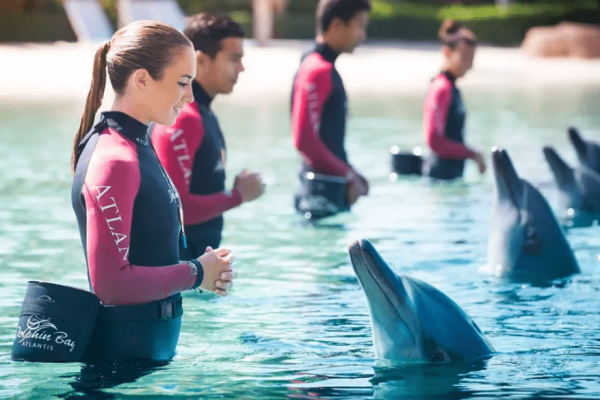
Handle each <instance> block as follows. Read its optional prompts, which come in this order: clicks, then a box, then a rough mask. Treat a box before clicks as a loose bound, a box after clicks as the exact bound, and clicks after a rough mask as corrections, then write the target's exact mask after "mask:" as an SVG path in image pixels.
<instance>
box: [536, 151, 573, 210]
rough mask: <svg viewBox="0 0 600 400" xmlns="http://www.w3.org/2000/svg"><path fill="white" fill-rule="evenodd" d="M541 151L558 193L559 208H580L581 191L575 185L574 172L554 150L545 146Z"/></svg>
mask: <svg viewBox="0 0 600 400" xmlns="http://www.w3.org/2000/svg"><path fill="white" fill-rule="evenodd" d="M543 151H544V157H546V161H547V162H548V165H549V166H550V170H551V171H552V174H553V175H554V179H555V180H556V184H557V185H558V189H559V191H560V200H561V201H560V203H561V207H563V208H573V209H575V208H580V207H581V190H580V186H579V185H578V184H577V179H576V176H575V170H574V169H573V168H571V167H570V166H569V165H568V164H567V163H566V162H565V161H564V160H563V159H562V158H561V157H560V155H558V153H557V152H556V150H554V148H552V147H550V146H546V147H544V149H543Z"/></svg>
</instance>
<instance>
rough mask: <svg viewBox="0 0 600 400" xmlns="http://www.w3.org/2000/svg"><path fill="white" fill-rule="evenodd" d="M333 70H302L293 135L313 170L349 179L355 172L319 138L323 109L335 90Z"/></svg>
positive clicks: (296, 83) (293, 121)
mask: <svg viewBox="0 0 600 400" xmlns="http://www.w3.org/2000/svg"><path fill="white" fill-rule="evenodd" d="M305 62H309V60H308V59H307V60H305ZM303 66H304V65H303ZM331 68H332V67H331V65H330V64H326V65H324V66H319V67H318V68H315V69H313V70H311V71H310V72H305V71H302V67H301V71H300V72H299V74H298V76H297V78H296V82H295V83H294V98H293V101H292V104H293V105H292V136H293V140H294V146H295V147H296V149H298V151H299V152H300V154H301V156H302V158H304V161H305V162H306V163H307V164H308V165H309V166H310V167H311V169H312V170H313V171H316V172H320V173H323V174H328V175H337V176H346V175H347V174H348V173H349V172H351V171H352V169H351V167H350V166H349V165H347V164H346V163H345V162H343V161H342V160H340V159H339V158H337V157H336V156H335V154H333V152H331V151H330V150H329V149H328V148H327V146H326V145H325V143H323V142H322V141H321V139H320V138H319V127H320V125H321V118H322V117H323V107H324V105H325V103H326V101H327V99H328V98H329V96H330V95H331V92H332V90H333V85H332V82H331Z"/></svg>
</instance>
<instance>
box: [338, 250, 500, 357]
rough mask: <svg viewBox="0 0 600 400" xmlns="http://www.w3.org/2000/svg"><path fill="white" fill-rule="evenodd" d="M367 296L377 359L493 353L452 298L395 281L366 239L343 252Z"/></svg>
mask: <svg viewBox="0 0 600 400" xmlns="http://www.w3.org/2000/svg"><path fill="white" fill-rule="evenodd" d="M348 251H349V253H350V260H351V261H352V267H353V268H354V272H355V273H356V276H357V277H358V280H359V282H360V284H361V286H362V288H363V290H364V292H365V294H366V296H367V302H368V306H369V311H370V315H371V326H372V332H373V344H374V346H375V353H376V355H377V357H380V358H385V359H389V360H394V361H417V362H419V361H420V362H448V361H469V360H474V359H477V358H480V357H484V356H488V355H490V354H492V353H493V352H494V349H493V348H492V346H491V345H490V343H489V342H488V341H487V339H486V337H485V335H484V334H483V333H482V332H481V330H480V329H479V327H478V326H477V325H476V324H475V323H474V322H473V320H472V319H471V317H469V316H468V315H467V314H466V313H465V312H464V311H463V310H462V309H461V308H460V307H459V306H458V305H457V304H456V303H455V302H454V301H452V299H450V298H449V297H448V296H446V295H445V294H444V293H442V292H440V291H439V290H437V289H436V288H434V287H433V286H431V285H429V284H427V283H425V282H422V281H420V280H418V279H415V278H411V277H408V276H398V275H396V273H394V271H392V269H391V268H390V267H389V266H388V264H387V263H386V262H385V261H384V260H383V259H382V258H381V256H380V255H379V253H378V252H377V250H375V248H374V247H373V245H372V244H371V243H370V242H369V241H368V240H360V241H354V242H353V243H351V244H350V246H349V247H348Z"/></svg>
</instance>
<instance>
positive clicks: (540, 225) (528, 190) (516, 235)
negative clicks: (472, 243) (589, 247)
mask: <svg viewBox="0 0 600 400" xmlns="http://www.w3.org/2000/svg"><path fill="white" fill-rule="evenodd" d="M492 164H493V167H494V178H495V185H494V196H493V200H492V213H491V223H490V238H489V242H488V264H489V265H490V266H491V267H492V268H494V270H495V273H496V274H497V275H498V276H501V277H507V278H510V279H512V280H515V281H521V282H531V283H533V284H538V285H543V284H546V283H548V282H549V281H552V280H554V279H557V278H562V277H566V276H569V275H571V274H575V273H578V272H579V266H578V265H577V261H576V260H575V256H574V255H573V250H571V247H570V246H569V243H568V242H567V240H566V239H565V236H564V235H563V232H562V230H561V228H560V226H559V225H558V222H557V221H556V218H555V217H554V214H553V213H552V210H551V209H550V206H549V205H548V202H547V201H546V199H545V198H544V197H543V196H542V194H541V193H540V192H539V191H538V190H537V189H536V188H534V187H533V186H532V185H531V184H530V183H529V182H527V181H526V180H524V179H520V178H519V176H518V175H517V172H516V171H515V168H514V167H513V164H512V162H511V160H510V158H509V156H508V153H507V152H506V151H505V150H502V149H494V150H493V151H492Z"/></svg>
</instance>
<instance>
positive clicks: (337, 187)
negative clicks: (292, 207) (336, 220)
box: [296, 172, 348, 219]
mask: <svg viewBox="0 0 600 400" xmlns="http://www.w3.org/2000/svg"><path fill="white" fill-rule="evenodd" d="M302 185H303V188H302V190H301V192H302V193H301V194H300V195H298V196H297V199H296V208H297V209H298V211H299V212H301V213H304V216H305V217H306V218H307V219H316V218H324V217H328V216H331V215H335V214H337V213H339V212H342V211H347V210H348V205H347V200H346V196H347V187H348V179H346V178H344V177H341V176H331V175H322V174H315V173H314V172H307V173H305V174H304V175H303V176H302Z"/></svg>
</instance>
